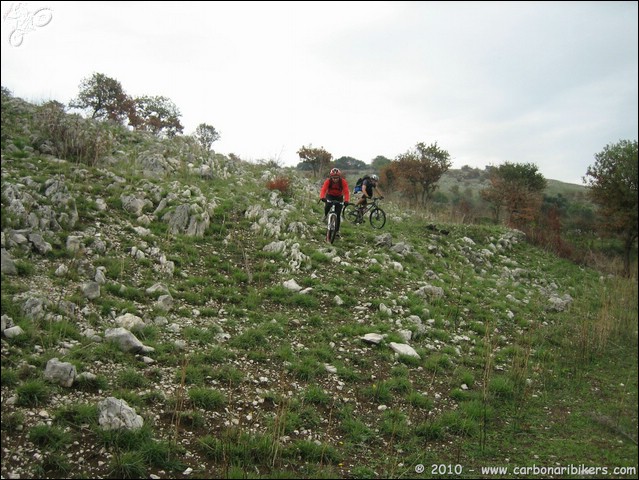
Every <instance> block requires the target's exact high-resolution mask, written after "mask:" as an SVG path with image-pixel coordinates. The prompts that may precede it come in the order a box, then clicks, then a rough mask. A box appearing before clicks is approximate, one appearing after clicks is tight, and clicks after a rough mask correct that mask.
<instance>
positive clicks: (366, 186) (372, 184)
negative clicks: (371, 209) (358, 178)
mask: <svg viewBox="0 0 639 480" xmlns="http://www.w3.org/2000/svg"><path fill="white" fill-rule="evenodd" d="M377 182H379V177H378V176H377V175H371V176H370V177H368V178H365V179H364V181H363V182H362V197H361V198H360V199H359V200H358V201H357V206H358V207H359V208H360V210H362V209H363V208H364V207H365V206H366V199H367V198H373V191H375V192H377V196H378V197H379V198H384V195H383V194H382V191H381V190H380V188H379V186H378V185H377Z"/></svg>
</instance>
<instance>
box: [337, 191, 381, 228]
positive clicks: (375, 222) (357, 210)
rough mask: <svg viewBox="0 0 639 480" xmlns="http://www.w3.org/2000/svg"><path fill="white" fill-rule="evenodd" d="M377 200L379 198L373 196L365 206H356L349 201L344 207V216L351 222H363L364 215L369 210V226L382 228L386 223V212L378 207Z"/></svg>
mask: <svg viewBox="0 0 639 480" xmlns="http://www.w3.org/2000/svg"><path fill="white" fill-rule="evenodd" d="M379 200H381V198H379V197H376V198H373V199H372V202H371V203H368V204H367V205H365V206H357V205H355V204H354V203H350V204H349V205H348V206H346V207H344V218H346V219H347V220H348V221H349V222H351V223H356V224H357V223H364V217H365V216H366V214H367V213H369V212H370V215H369V217H368V221H369V222H370V224H371V227H373V228H377V229H380V228H383V227H384V225H386V213H385V212H384V210H382V209H381V208H380V206H379V204H378V202H379Z"/></svg>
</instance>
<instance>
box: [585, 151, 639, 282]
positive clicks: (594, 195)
mask: <svg viewBox="0 0 639 480" xmlns="http://www.w3.org/2000/svg"><path fill="white" fill-rule="evenodd" d="M584 182H585V183H586V184H587V186H588V187H590V188H589V196H590V198H591V199H592V201H593V202H594V203H596V204H597V205H598V206H599V208H600V212H601V217H600V220H601V224H602V226H603V227H604V231H605V232H607V233H609V234H611V235H617V236H619V237H620V238H621V239H622V240H623V242H624V274H625V275H626V276H629V275H630V253H631V251H632V247H633V245H634V242H635V241H636V240H637V229H638V228H637V140H634V141H630V140H620V141H619V142H618V143H616V144H613V145H606V147H604V149H603V150H602V151H601V152H599V153H597V154H596V155H595V164H594V165H591V166H589V167H588V170H587V171H586V176H585V177H584Z"/></svg>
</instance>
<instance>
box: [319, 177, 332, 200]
mask: <svg viewBox="0 0 639 480" xmlns="http://www.w3.org/2000/svg"><path fill="white" fill-rule="evenodd" d="M329 181H330V180H326V181H325V182H324V185H322V189H321V190H320V199H322V198H326V192H327V191H328V182H329Z"/></svg>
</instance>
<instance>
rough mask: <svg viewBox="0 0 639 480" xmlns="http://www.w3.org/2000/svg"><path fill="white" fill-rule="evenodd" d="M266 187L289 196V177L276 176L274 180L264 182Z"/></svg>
mask: <svg viewBox="0 0 639 480" xmlns="http://www.w3.org/2000/svg"><path fill="white" fill-rule="evenodd" d="M266 188H268V189H269V190H279V191H280V193H281V194H282V196H283V197H285V198H286V197H290V196H291V194H292V191H291V179H290V178H288V177H276V178H275V179H274V180H269V181H268V182H267V183H266Z"/></svg>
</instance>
